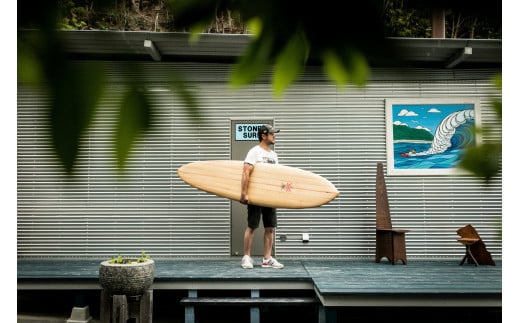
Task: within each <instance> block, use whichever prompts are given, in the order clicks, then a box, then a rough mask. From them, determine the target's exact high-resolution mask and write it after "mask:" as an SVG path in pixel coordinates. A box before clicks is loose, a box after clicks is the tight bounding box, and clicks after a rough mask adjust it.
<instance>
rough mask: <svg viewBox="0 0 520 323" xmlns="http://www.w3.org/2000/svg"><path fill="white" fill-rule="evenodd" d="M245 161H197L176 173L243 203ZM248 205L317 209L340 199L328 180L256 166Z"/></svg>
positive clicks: (271, 166) (287, 169) (298, 171)
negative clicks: (241, 199) (242, 187)
mask: <svg viewBox="0 0 520 323" xmlns="http://www.w3.org/2000/svg"><path fill="white" fill-rule="evenodd" d="M243 167H244V161H241V160H210V161H197V162H193V163H188V164H186V165H183V166H181V167H180V168H179V169H178V170H177V173H178V175H179V177H180V178H181V179H182V180H183V181H184V182H186V183H187V184H189V185H191V186H193V187H195V188H198V189H200V190H202V191H205V192H208V193H212V194H215V195H217V196H221V197H225V198H229V199H232V200H235V201H240V192H241V188H240V185H241V180H242V170H243ZM247 194H248V196H249V203H250V204H254V205H260V206H268V207H274V208H288V209H303V208H311V207H317V206H320V205H323V204H326V203H328V202H330V201H332V200H333V199H334V198H336V197H337V196H338V195H339V192H338V190H337V189H336V187H335V186H334V185H333V184H332V183H331V182H329V181H328V180H327V179H326V178H324V177H322V176H320V175H318V174H315V173H313V172H310V171H306V170H303V169H300V168H296V167H291V166H285V165H280V164H277V165H274V164H267V163H257V164H255V166H254V168H253V171H252V172H251V176H250V178H249V187H248V191H247Z"/></svg>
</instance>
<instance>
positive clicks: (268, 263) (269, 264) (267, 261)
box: [262, 257, 283, 269]
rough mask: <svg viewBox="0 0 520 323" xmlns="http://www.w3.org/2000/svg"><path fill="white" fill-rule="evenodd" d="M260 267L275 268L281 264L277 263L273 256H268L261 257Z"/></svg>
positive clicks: (278, 267) (281, 265) (281, 266)
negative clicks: (267, 257) (265, 257)
mask: <svg viewBox="0 0 520 323" xmlns="http://www.w3.org/2000/svg"><path fill="white" fill-rule="evenodd" d="M262 267H263V268H269V267H271V268H276V269H282V268H283V264H281V263H279V262H278V261H277V260H276V259H274V258H273V257H269V259H262Z"/></svg>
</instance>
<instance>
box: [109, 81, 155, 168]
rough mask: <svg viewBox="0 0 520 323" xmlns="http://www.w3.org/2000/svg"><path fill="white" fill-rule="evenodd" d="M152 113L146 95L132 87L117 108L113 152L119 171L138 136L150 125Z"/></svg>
mask: <svg viewBox="0 0 520 323" xmlns="http://www.w3.org/2000/svg"><path fill="white" fill-rule="evenodd" d="M151 119H152V111H151V107H150V103H149V99H148V94H147V93H146V92H145V91H144V90H140V89H138V88H136V87H135V86H132V87H131V88H130V89H129V91H128V92H127V93H126V95H125V97H124V98H123V100H122V102H121V105H120V107H119V116H118V123H117V126H116V131H115V138H114V143H115V150H116V157H117V163H118V167H119V170H120V171H122V170H124V169H125V166H126V162H127V160H128V157H129V155H130V153H131V151H132V148H133V147H134V145H135V142H136V141H137V139H138V138H139V136H140V135H141V134H142V133H143V132H144V131H146V130H147V129H148V128H149V127H150V125H151Z"/></svg>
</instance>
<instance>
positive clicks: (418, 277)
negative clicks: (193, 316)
mask: <svg viewBox="0 0 520 323" xmlns="http://www.w3.org/2000/svg"><path fill="white" fill-rule="evenodd" d="M279 260H280V261H281V262H283V263H284V264H285V268H284V269H272V268H261V267H260V266H258V265H256V266H255V268H254V269H252V270H245V269H242V268H241V267H240V258H238V257H230V258H224V259H156V260H155V261H156V272H155V280H154V285H153V286H152V287H153V288H154V289H164V290H235V289H242V290H253V289H255V290H264V289H265V290H313V289H314V290H315V292H316V294H317V295H318V297H319V298H320V300H321V302H322V304H323V305H325V306H470V307H472V306H475V307H476V306H501V297H502V263H501V261H500V260H499V261H496V262H497V266H478V267H476V266H474V265H469V264H464V265H462V266H460V265H459V262H460V259H451V260H416V259H408V264H407V265H402V264H396V265H391V264H390V263H389V262H388V261H386V259H384V260H383V261H382V262H381V263H375V262H374V261H373V260H371V259H370V260H369V259H362V260H351V259H309V260H305V259H279ZM100 262H101V259H100V260H70V259H67V260H66V265H63V263H62V262H61V261H59V260H43V259H19V260H18V289H20V290H24V289H25V290H31V289H35V290H36V289H41V290H45V289H79V288H81V289H100V288H101V287H100V286H99V283H98V270H99V263H100ZM257 262H258V260H257Z"/></svg>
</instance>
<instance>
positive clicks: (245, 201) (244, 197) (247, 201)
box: [240, 194, 249, 204]
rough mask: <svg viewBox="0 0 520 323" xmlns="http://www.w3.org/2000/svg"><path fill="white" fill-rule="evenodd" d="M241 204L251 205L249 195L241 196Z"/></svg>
mask: <svg viewBox="0 0 520 323" xmlns="http://www.w3.org/2000/svg"><path fill="white" fill-rule="evenodd" d="M240 203H242V204H248V203H249V196H247V194H240Z"/></svg>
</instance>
